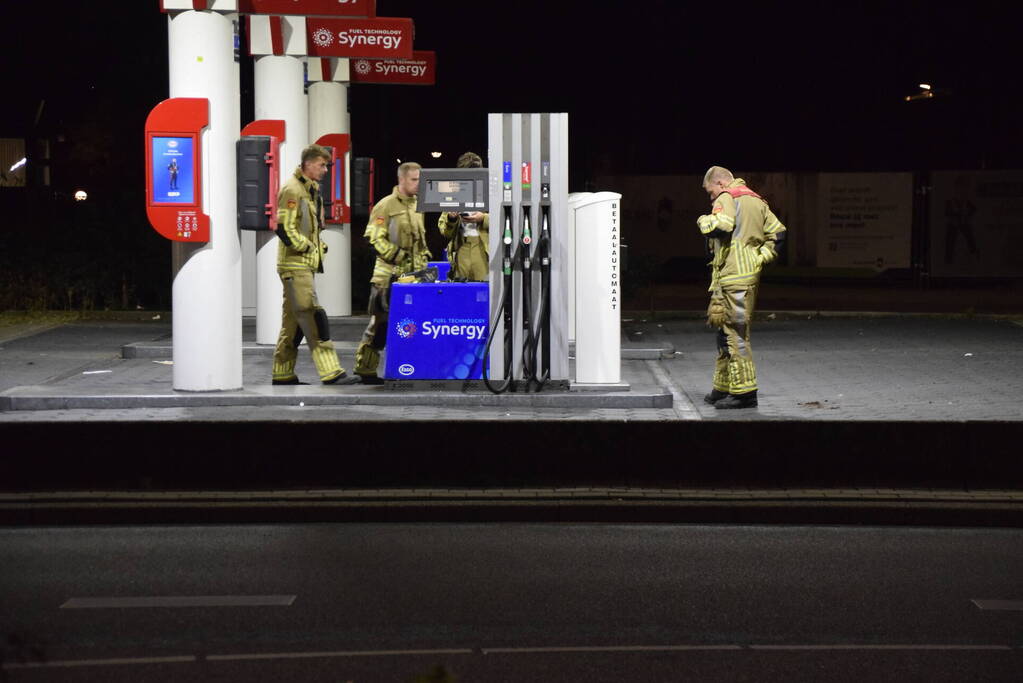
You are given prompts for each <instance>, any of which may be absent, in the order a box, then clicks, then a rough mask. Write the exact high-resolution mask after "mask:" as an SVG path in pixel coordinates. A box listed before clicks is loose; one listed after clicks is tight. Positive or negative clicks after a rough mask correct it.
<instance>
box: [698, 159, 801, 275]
mask: <svg viewBox="0 0 1023 683" xmlns="http://www.w3.org/2000/svg"><path fill="white" fill-rule="evenodd" d="M696 224H697V225H698V226H699V228H700V232H701V233H703V235H704V236H706V237H708V238H709V239H710V242H711V246H712V247H713V253H714V258H713V260H711V262H710V266H711V284H710V290H711V291H714V290H715V289H717V288H719V287H729V286H735V287H739V286H744V285H750V284H754V283H756V282H757V280H758V278H759V277H760V271H761V269H762V268H763V267H764V265H765V264H768V263H771V262H772V261H774V260H775V259H776V258H778V252H777V251H776V249H775V245H776V244H777V243H778V242H779V241H780V239H781V238H782V237H783V235H784V233H785V226H784V225H782V222H781V221H780V220H778V217H777V216H775V215H774V212H772V211H771V208H770V207H769V206H768V205H767V202H765V201H764V200H763V199H762V198H761V197H760V196H759V195H757V194H756V193H755V192H753V191H752V190H750V189H749V188H748V187H746V182H745V181H744V180H743V179H742V178H736V179H735V180H734V181H732V183H731V184H729V186H728V189H727V190H725V191H724V192H722V193H721V194H719V195H718V196H717V197H716V198H715V199H714V204H713V207H712V208H711V212H710V214H708V215H705V216H700V217H699V218H698V219H697V221H696Z"/></svg>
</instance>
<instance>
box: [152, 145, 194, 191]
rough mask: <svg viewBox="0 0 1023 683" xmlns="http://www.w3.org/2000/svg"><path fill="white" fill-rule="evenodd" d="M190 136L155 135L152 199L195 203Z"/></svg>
mask: <svg viewBox="0 0 1023 683" xmlns="http://www.w3.org/2000/svg"><path fill="white" fill-rule="evenodd" d="M192 144H193V139H192V138H191V137H156V136H154V137H153V142H152V145H153V149H152V158H153V202H154V203H157V204H195V177H194V169H193V168H192Z"/></svg>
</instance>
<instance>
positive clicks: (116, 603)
mask: <svg viewBox="0 0 1023 683" xmlns="http://www.w3.org/2000/svg"><path fill="white" fill-rule="evenodd" d="M295 597H296V596H294V595H155V596H147V597H131V598H70V599H69V600H68V601H67V602H65V603H64V604H63V605H61V606H60V608H61V609H109V608H124V607H287V606H289V605H291V603H293V602H295Z"/></svg>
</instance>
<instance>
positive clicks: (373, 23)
mask: <svg viewBox="0 0 1023 683" xmlns="http://www.w3.org/2000/svg"><path fill="white" fill-rule="evenodd" d="M305 25H306V34H307V35H306V37H307V39H308V48H309V56H310V57H376V58H391V59H412V37H413V33H414V28H413V25H412V20H411V19H405V18H376V19H340V18H332V17H308V18H306V20H305Z"/></svg>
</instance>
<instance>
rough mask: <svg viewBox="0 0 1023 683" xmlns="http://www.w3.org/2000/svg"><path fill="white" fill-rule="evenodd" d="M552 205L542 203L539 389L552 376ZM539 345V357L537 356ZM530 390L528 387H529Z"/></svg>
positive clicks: (536, 377) (537, 337) (536, 374)
mask: <svg viewBox="0 0 1023 683" xmlns="http://www.w3.org/2000/svg"><path fill="white" fill-rule="evenodd" d="M550 209H551V206H550V201H549V200H543V202H542V203H541V204H540V240H539V242H538V243H537V251H538V252H539V255H540V296H539V304H538V308H539V312H538V314H537V320H536V325H537V329H536V331H534V332H533V348H532V356H533V367H534V373H533V379H534V381H535V383H536V390H537V391H539V390H540V389H541V388H543V385H544V384H546V383H547V380H549V379H550V377H551V230H550V223H551V210H550ZM537 347H539V351H540V354H539V359H538V357H537ZM527 390H528V387H527Z"/></svg>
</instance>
